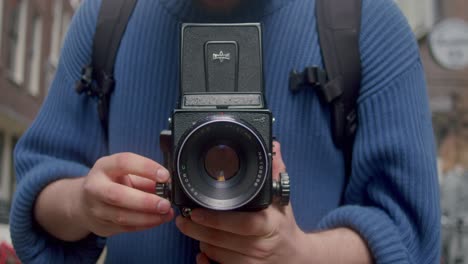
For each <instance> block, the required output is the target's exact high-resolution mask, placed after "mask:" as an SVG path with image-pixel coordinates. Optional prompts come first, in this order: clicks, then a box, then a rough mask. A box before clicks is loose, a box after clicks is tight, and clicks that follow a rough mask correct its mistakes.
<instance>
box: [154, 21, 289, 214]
mask: <svg viewBox="0 0 468 264" xmlns="http://www.w3.org/2000/svg"><path fill="white" fill-rule="evenodd" d="M261 36H262V33H261V26H260V24H255V23H252V24H183V25H182V28H181V50H180V57H181V61H180V76H181V77H180V99H179V102H178V106H177V109H175V110H174V112H173V115H172V117H171V118H169V126H170V127H169V130H164V131H162V132H161V136H160V145H161V150H162V152H163V154H164V159H165V166H166V167H167V168H168V169H169V171H170V173H171V175H172V178H171V182H170V183H166V184H161V183H159V184H157V186H156V193H157V194H158V195H159V196H161V197H164V198H167V199H169V200H170V201H171V202H172V203H173V204H175V205H176V206H178V207H179V208H180V210H181V212H182V214H183V215H184V216H189V215H190V212H191V209H193V208H197V207H204V208H208V209H213V210H242V211H250V210H261V209H264V208H266V207H268V206H269V205H270V204H271V203H272V201H273V198H274V197H277V200H279V202H280V204H283V205H286V204H288V203H289V177H288V175H287V174H286V173H281V175H280V180H279V181H278V182H275V181H273V180H272V155H274V150H273V149H272V148H273V144H272V143H273V139H272V122H273V118H272V114H271V112H270V110H269V109H268V108H267V106H266V102H265V94H264V84H263V70H262V38H261Z"/></svg>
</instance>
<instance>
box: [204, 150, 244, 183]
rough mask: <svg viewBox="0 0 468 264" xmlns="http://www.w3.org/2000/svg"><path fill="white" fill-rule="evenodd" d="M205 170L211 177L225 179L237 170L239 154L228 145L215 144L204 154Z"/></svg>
mask: <svg viewBox="0 0 468 264" xmlns="http://www.w3.org/2000/svg"><path fill="white" fill-rule="evenodd" d="M205 170H206V172H207V173H208V175H209V176H210V177H211V178H213V179H215V180H217V181H220V182H223V181H227V180H229V179H231V178H232V177H234V176H235V175H236V174H237V173H238V172H239V156H238V155H237V153H236V151H235V150H234V149H233V148H231V147H229V146H226V145H216V146H214V147H212V148H211V149H209V150H208V152H207V153H206V155H205Z"/></svg>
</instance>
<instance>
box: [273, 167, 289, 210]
mask: <svg viewBox="0 0 468 264" xmlns="http://www.w3.org/2000/svg"><path fill="white" fill-rule="evenodd" d="M273 193H274V195H275V197H276V198H278V199H279V203H280V205H288V204H289V197H290V193H291V187H290V181H289V175H288V173H286V172H281V173H280V180H279V181H273Z"/></svg>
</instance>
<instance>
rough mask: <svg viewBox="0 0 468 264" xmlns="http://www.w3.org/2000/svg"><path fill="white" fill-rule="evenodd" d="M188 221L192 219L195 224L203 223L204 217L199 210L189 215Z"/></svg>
mask: <svg viewBox="0 0 468 264" xmlns="http://www.w3.org/2000/svg"><path fill="white" fill-rule="evenodd" d="M190 219H192V220H193V221H195V222H201V221H203V219H205V217H204V216H203V213H202V212H200V211H199V210H195V211H193V212H192V214H191V215H190Z"/></svg>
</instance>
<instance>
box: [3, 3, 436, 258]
mask: <svg viewBox="0 0 468 264" xmlns="http://www.w3.org/2000/svg"><path fill="white" fill-rule="evenodd" d="M251 2H254V3H253V4H251V6H249V7H248V8H247V9H243V10H241V11H239V12H235V13H233V14H232V15H231V16H229V17H216V16H214V15H210V14H205V12H204V11H203V10H201V9H199V8H198V7H196V6H194V4H192V1H189V0H139V1H138V4H137V6H136V9H135V12H134V13H133V16H132V18H131V20H130V22H129V25H128V28H127V31H126V33H125V35H124V38H123V40H122V43H121V46H120V50H119V53H118V57H117V61H116V68H115V78H116V82H117V85H116V89H115V91H114V93H113V96H112V101H111V111H110V121H109V128H110V133H109V140H108V141H106V140H105V137H104V135H103V131H102V127H101V126H100V123H99V120H98V115H97V110H96V102H95V101H93V100H92V99H89V98H87V97H85V96H80V95H78V94H77V93H76V92H75V91H74V85H75V82H76V81H77V80H78V79H79V77H80V70H81V67H82V66H83V65H86V64H88V63H89V62H90V58H91V46H92V39H93V35H94V32H95V27H96V21H97V15H98V12H99V7H100V4H101V1H100V0H85V1H84V2H83V3H82V5H81V7H80V8H79V9H78V11H77V13H76V15H75V16H74V18H73V21H72V23H71V26H70V29H69V32H68V35H67V37H66V40H65V43H64V47H63V49H62V54H61V59H60V62H59V66H58V70H57V74H56V76H55V79H54V81H53V83H52V85H51V88H50V92H49V95H48V97H47V99H46V101H45V103H44V105H43V107H42V109H41V111H40V113H39V114H38V116H37V118H36V120H35V121H34V123H33V124H32V126H31V127H30V129H29V130H28V131H27V132H26V133H25V135H24V136H23V137H22V138H21V140H20V142H19V143H18V145H17V148H16V151H15V158H16V170H17V182H18V185H17V191H16V194H15V197H14V201H13V205H12V210H11V227H10V228H11V235H12V239H13V243H14V246H15V249H16V251H17V253H18V255H19V256H20V258H21V260H22V261H23V262H25V263H88V262H95V261H96V259H97V257H98V256H99V254H100V252H101V251H102V248H103V247H104V245H107V247H108V253H107V262H108V263H194V261H195V256H196V253H197V252H198V243H197V242H196V241H193V240H191V239H189V238H187V237H184V236H183V235H182V234H181V233H180V232H179V231H178V230H177V228H176V227H175V224H174V223H173V222H171V223H168V224H165V225H163V226H160V227H158V228H154V229H151V230H147V231H144V232H137V233H127V234H121V235H117V236H113V237H110V238H107V239H104V238H100V237H96V236H94V235H91V236H89V237H88V238H86V239H84V240H82V241H78V242H75V243H69V242H68V243H66V242H63V241H59V240H57V239H55V238H53V237H52V236H50V235H48V234H47V233H46V232H44V231H43V230H42V229H41V228H40V227H39V226H38V224H37V223H36V222H35V220H34V218H33V213H32V212H33V208H34V203H35V199H36V198H37V196H38V194H39V192H40V191H41V190H42V189H43V188H44V187H46V186H47V185H48V184H49V183H51V182H52V181H55V180H58V179H61V178H66V177H68V178H71V177H80V176H83V175H86V174H87V173H88V171H89V170H90V168H91V167H92V166H93V164H94V163H95V161H96V160H97V159H98V158H99V157H101V156H104V155H109V154H113V153H119V152H127V151H130V152H135V153H138V154H140V155H143V156H146V157H149V158H152V159H154V160H156V161H158V162H162V154H161V153H160V151H159V136H158V135H159V132H160V131H161V130H162V129H165V128H166V126H167V118H168V117H169V116H170V114H171V112H172V110H173V109H174V107H175V104H176V100H177V96H178V85H179V81H178V77H179V70H178V69H179V66H178V63H179V60H178V58H179V50H178V47H179V44H178V43H179V38H180V36H179V29H180V23H181V22H262V23H263V34H264V39H263V41H264V42H263V46H264V70H265V73H264V74H265V87H266V96H267V100H268V103H269V107H270V108H271V110H272V112H273V113H274V115H275V117H276V120H277V122H276V123H275V124H274V128H273V129H274V134H275V135H276V136H277V138H278V140H279V141H280V142H281V143H282V152H283V157H284V160H285V163H286V165H287V167H288V172H289V174H290V176H291V178H292V190H291V193H292V206H293V208H294V213H295V217H296V220H297V223H298V225H299V226H300V228H302V230H304V231H307V232H313V231H317V230H324V229H332V228H335V227H350V228H352V229H354V230H356V231H357V232H358V233H359V234H360V235H361V236H362V237H363V238H364V239H365V241H366V242H367V243H368V245H369V248H370V250H371V252H372V255H373V256H374V258H375V261H376V262H377V263H438V259H439V243H440V234H439V229H440V227H439V215H440V212H439V193H438V182H437V172H436V165H435V164H436V163H435V146H434V138H433V133H432V126H431V114H430V110H429V106H428V98H427V92H426V84H425V80H424V71H423V67H422V65H421V61H420V58H419V55H418V46H417V43H416V41H415V38H414V36H413V34H412V32H411V29H410V28H409V27H408V24H407V21H406V20H405V18H404V16H403V15H402V14H401V12H400V10H399V9H398V7H397V6H396V5H395V4H394V1H390V0H363V7H362V25H361V35H360V49H361V59H362V65H363V77H362V88H361V92H360V97H359V100H358V112H359V127H358V131H357V136H356V141H355V147H354V154H353V164H352V175H351V178H350V182H349V184H348V185H347V188H346V191H345V199H344V204H340V196H341V193H342V188H343V185H344V180H345V177H344V162H343V156H342V153H341V152H340V150H339V149H337V148H336V147H335V146H334V144H333V142H332V137H331V130H330V121H329V119H330V113H329V109H328V107H327V106H326V105H324V104H322V103H321V102H320V100H319V98H318V96H317V94H315V92H314V91H312V90H308V91H303V92H301V93H299V94H291V93H290V91H289V90H288V76H289V75H288V74H289V71H290V70H291V69H303V68H304V67H305V66H310V65H323V62H322V57H321V54H320V47H319V43H318V35H317V31H316V20H315V15H314V13H315V2H314V0H257V1H251Z"/></svg>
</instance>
